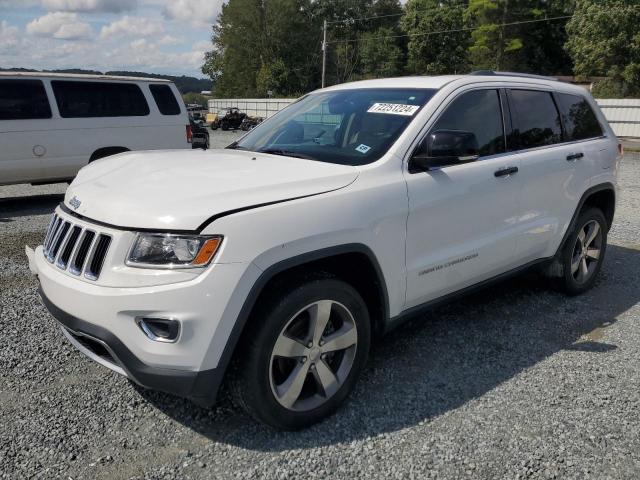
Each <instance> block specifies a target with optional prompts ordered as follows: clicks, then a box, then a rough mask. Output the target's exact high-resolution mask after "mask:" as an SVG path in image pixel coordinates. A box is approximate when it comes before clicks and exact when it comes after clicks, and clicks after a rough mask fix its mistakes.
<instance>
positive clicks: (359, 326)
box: [232, 278, 371, 430]
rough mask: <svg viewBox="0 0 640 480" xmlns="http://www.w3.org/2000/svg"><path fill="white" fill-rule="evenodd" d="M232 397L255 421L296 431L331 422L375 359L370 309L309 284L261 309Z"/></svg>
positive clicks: (338, 285)
mask: <svg viewBox="0 0 640 480" xmlns="http://www.w3.org/2000/svg"><path fill="white" fill-rule="evenodd" d="M252 317H253V321H252V322H251V325H250V327H249V331H248V332H247V335H246V336H245V337H244V343H243V345H242V346H241V352H240V354H239V355H238V356H237V357H238V360H239V361H237V362H236V365H235V378H234V380H233V381H232V392H233V394H234V398H235V400H236V402H237V403H238V404H239V405H240V406H241V407H242V408H243V409H244V410H245V411H246V412H247V413H248V414H249V415H251V416H252V417H253V418H255V419H257V420H258V421H260V422H263V423H265V424H267V425H270V426H272V427H276V428H280V429H285V430H296V429H300V428H304V427H307V426H309V425H312V424H314V423H316V422H318V421H320V420H322V419H323V418H325V417H327V416H329V415H331V414H332V413H333V412H334V411H335V410H336V409H337V408H338V407H339V406H340V404H341V403H342V402H343V401H344V400H345V399H346V398H347V396H348V395H349V392H351V390H352V388H353V386H354V384H355V382H356V379H357V378H358V376H359V374H360V372H361V371H362V369H363V367H364V365H365V363H366V360H367V356H368V353H369V344H370V341H371V327H370V322H369V315H368V312H367V307H366V305H365V303H364V301H363V300H362V297H360V295H359V294H358V292H357V291H356V290H355V289H354V288H353V287H351V286H350V285H349V284H347V283H345V282H342V281H340V280H337V279H333V278H318V279H313V280H307V281H306V282H304V283H302V284H299V285H297V286H295V287H292V288H287V289H283V290H280V291H278V292H274V293H273V294H272V295H271V296H270V297H269V298H266V299H265V300H264V301H261V302H260V303H259V304H257V305H256V307H255V309H254V313H253V315H252Z"/></svg>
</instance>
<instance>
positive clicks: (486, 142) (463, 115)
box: [431, 90, 505, 156]
mask: <svg viewBox="0 0 640 480" xmlns="http://www.w3.org/2000/svg"><path fill="white" fill-rule="evenodd" d="M437 130H462V131H465V132H471V133H473V134H474V135H475V136H476V139H477V140H478V146H479V148H480V156H488V155H494V154H496V153H502V152H504V151H505V145H504V128H503V124H502V109H501V108H500V96H499V95H498V91H497V90H474V91H472V92H467V93H464V94H462V95H461V96H459V97H458V98H456V99H455V100H454V101H453V102H452V103H451V105H449V107H447V110H446V111H445V112H444V114H443V115H442V116H441V117H440V118H439V119H438V121H437V122H436V124H435V125H434V127H433V128H432V129H431V132H435V131H437Z"/></svg>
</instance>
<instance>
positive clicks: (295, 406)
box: [269, 300, 358, 411]
mask: <svg viewBox="0 0 640 480" xmlns="http://www.w3.org/2000/svg"><path fill="white" fill-rule="evenodd" d="M357 343H358V331H357V327H356V323H355V320H354V318H353V315H352V314H351V312H349V310H348V309H347V308H346V307H345V306H344V305H342V304H341V303H338V302H335V301H333V300H321V301H318V302H314V303H312V304H310V305H307V306H306V307H304V308H303V309H302V310H300V311H299V312H297V313H296V314H295V315H294V316H293V317H292V318H291V319H290V320H289V321H288V322H287V324H286V325H285V327H284V328H283V329H282V331H281V332H280V334H279V335H278V338H277V340H276V342H275V345H274V347H273V350H272V353H271V360H270V365H269V381H270V384H271V390H272V392H273V394H274V396H275V398H276V400H277V401H278V403H280V405H282V406H283V407H285V408H287V409H289V410H295V411H308V410H312V409H314V408H317V407H319V406H320V405H322V404H323V403H325V402H326V401H327V400H328V399H329V398H331V397H332V396H333V395H335V393H336V392H337V391H338V390H339V389H340V387H341V386H342V384H343V383H344V382H345V380H346V379H347V377H348V376H349V373H350V372H351V369H352V367H353V361H354V358H355V354H356V348H357Z"/></svg>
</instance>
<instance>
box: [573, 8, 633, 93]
mask: <svg viewBox="0 0 640 480" xmlns="http://www.w3.org/2000/svg"><path fill="white" fill-rule="evenodd" d="M638 25H640V8H639V5H638V1H637V0H598V1H595V0H577V1H576V10H575V15H574V17H573V18H572V19H571V21H570V22H569V23H568V25H567V31H568V32H569V39H568V41H567V43H566V48H567V50H568V52H569V53H570V55H571V56H572V58H573V60H574V62H575V73H576V74H577V75H581V76H607V77H609V78H610V80H609V81H607V82H602V84H601V85H598V86H597V88H598V89H601V92H602V93H610V94H614V95H615V94H616V93H617V94H618V95H616V96H631V95H640V29H639V28H638Z"/></svg>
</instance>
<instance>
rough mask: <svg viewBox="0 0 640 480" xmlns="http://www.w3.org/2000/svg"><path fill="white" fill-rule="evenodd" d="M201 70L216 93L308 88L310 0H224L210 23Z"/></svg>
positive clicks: (314, 52)
mask: <svg viewBox="0 0 640 480" xmlns="http://www.w3.org/2000/svg"><path fill="white" fill-rule="evenodd" d="M213 46H214V48H213V50H212V51H211V52H208V53H207V55H206V58H205V64H204V66H203V72H204V73H206V74H208V75H209V76H211V78H213V79H214V80H216V88H215V93H216V95H218V96H227V97H232V96H242V97H251V96H258V95H259V96H264V95H266V92H267V91H268V90H273V91H274V92H275V95H276V96H288V95H291V94H292V93H294V92H304V91H307V90H309V89H310V88H313V81H314V79H315V77H316V75H317V71H318V58H319V56H318V53H319V50H320V37H319V27H318V25H317V24H316V21H315V19H314V18H313V17H312V15H311V2H310V0H269V2H266V1H265V2H263V1H261V0H229V2H228V3H227V4H225V5H224V6H223V7H222V13H221V15H220V17H219V19H218V23H217V24H216V25H215V26H214V27H213Z"/></svg>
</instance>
